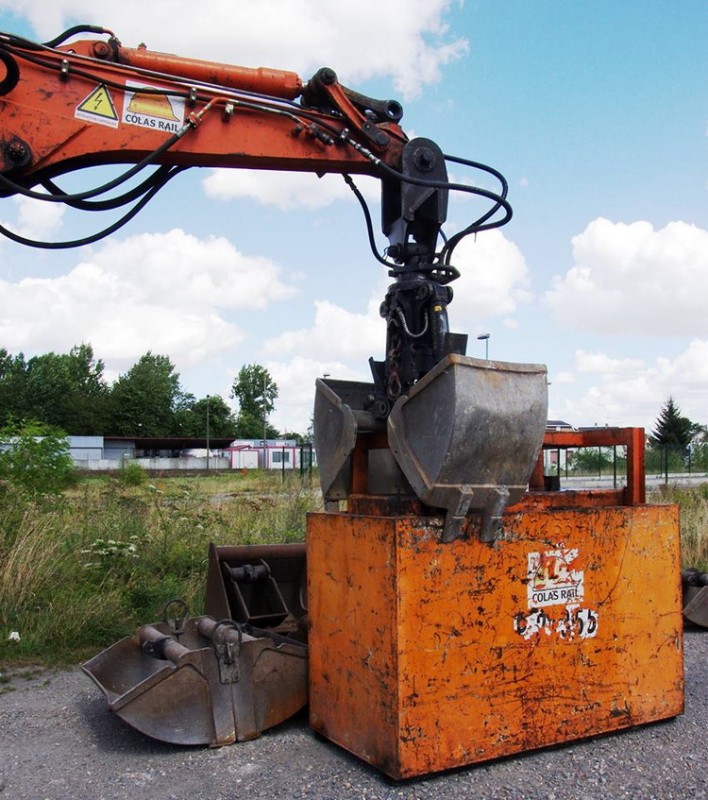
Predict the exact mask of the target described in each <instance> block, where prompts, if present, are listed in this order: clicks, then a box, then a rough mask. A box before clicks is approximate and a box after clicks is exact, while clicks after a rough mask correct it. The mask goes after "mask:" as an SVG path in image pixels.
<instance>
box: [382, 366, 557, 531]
mask: <svg viewBox="0 0 708 800" xmlns="http://www.w3.org/2000/svg"><path fill="white" fill-rule="evenodd" d="M547 412H548V390H547V378H546V368H545V367H544V366H541V365H538V364H510V363H506V362H501V361H482V360H479V359H475V358H470V357H468V356H460V355H455V354H451V355H448V356H446V357H445V358H444V359H443V360H442V361H440V362H439V363H438V364H437V365H436V366H435V367H434V368H433V369H432V370H431V371H430V372H429V373H427V374H426V375H425V376H424V377H423V378H421V380H420V381H418V383H416V384H415V385H414V386H413V387H412V388H411V390H410V392H409V394H408V395H407V396H404V397H401V398H399V400H398V401H397V402H396V404H395V405H394V407H393V409H392V410H391V414H390V416H389V418H388V441H389V445H390V447H391V450H392V451H393V454H394V455H395V457H396V461H397V462H398V464H399V466H400V468H401V469H402V471H403V473H404V475H405V476H406V478H407V479H408V481H409V483H410V484H411V486H412V487H413V489H414V491H415V493H416V495H417V496H418V497H419V498H420V500H422V501H423V502H424V503H426V504H427V505H429V506H432V507H435V508H443V509H445V510H446V518H445V527H444V531H443V541H452V540H453V539H456V538H459V537H460V536H461V535H462V528H463V523H464V518H465V516H466V515H467V514H468V513H470V512H478V513H482V515H483V522H482V531H481V533H480V538H481V539H482V540H483V541H493V540H495V539H496V538H498V533H499V529H500V524H501V516H502V513H503V511H504V509H505V508H506V506H507V505H509V504H511V503H515V502H517V501H518V500H520V499H521V496H522V495H523V494H524V492H525V491H526V488H527V486H528V482H529V478H530V477H531V473H532V472H533V468H534V466H535V464H536V462H537V460H538V456H539V453H540V452H541V447H542V446H543V435H544V432H545V429H546V417H547Z"/></svg>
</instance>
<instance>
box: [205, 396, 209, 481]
mask: <svg viewBox="0 0 708 800" xmlns="http://www.w3.org/2000/svg"><path fill="white" fill-rule="evenodd" d="M206 401H207V408H206V451H207V472H209V395H207V396H206Z"/></svg>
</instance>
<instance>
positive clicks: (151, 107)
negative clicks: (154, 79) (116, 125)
mask: <svg viewBox="0 0 708 800" xmlns="http://www.w3.org/2000/svg"><path fill="white" fill-rule="evenodd" d="M125 89H126V91H125V103H124V106H123V119H122V121H123V122H125V123H126V124H127V125H138V126H139V127H141V128H150V129H152V130H155V131H164V132H165V133H177V132H178V131H179V130H180V128H181V127H182V126H183V125H184V115H185V100H184V98H183V97H172V96H170V95H167V94H163V93H162V92H163V91H164V90H161V89H160V87H158V86H151V85H149V84H144V83H127V84H126V87H125Z"/></svg>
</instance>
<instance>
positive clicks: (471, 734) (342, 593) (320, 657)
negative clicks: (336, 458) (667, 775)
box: [308, 506, 683, 778]
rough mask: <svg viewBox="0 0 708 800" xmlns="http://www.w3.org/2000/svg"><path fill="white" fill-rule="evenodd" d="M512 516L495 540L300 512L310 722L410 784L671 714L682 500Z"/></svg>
mask: <svg viewBox="0 0 708 800" xmlns="http://www.w3.org/2000/svg"><path fill="white" fill-rule="evenodd" d="M505 527H506V533H505V537H506V539H505V541H503V542H501V543H500V544H499V545H498V546H496V547H490V546H489V545H487V544H484V543H480V542H478V541H475V540H474V539H472V540H470V541H458V542H452V543H448V544H441V543H440V530H439V526H436V525H435V524H433V523H423V522H422V521H421V520H420V519H418V518H412V519H401V518H386V517H382V518H374V517H368V518H367V517H358V518H356V517H354V518H353V517H351V516H349V515H338V516H331V515H321V516H320V517H318V515H314V516H313V517H311V519H310V528H309V531H308V562H309V565H310V613H311V631H310V684H311V694H310V703H311V708H312V721H313V725H314V727H315V730H317V731H318V732H320V733H322V734H323V735H325V736H326V737H327V738H329V739H331V740H333V741H335V742H337V743H338V744H340V745H342V746H343V747H345V748H346V749H348V750H350V751H351V752H353V753H355V754H356V755H358V756H360V757H361V758H363V759H364V760H366V761H368V762H369V763H371V764H374V765H376V766H378V767H379V768H380V769H382V770H383V771H384V772H386V773H387V774H389V775H391V776H393V777H395V778H402V777H405V778H408V777H413V776H422V775H427V774H429V773H431V772H434V771H436V770H442V769H449V768H451V767H458V766H462V765H467V764H472V763H477V762H480V761H484V760H488V759H490V758H497V757H499V756H505V755H509V754H512V753H521V752H527V751H529V750H532V749H534V748H538V747H545V746H549V745H553V744H558V743H561V742H568V741H573V740H575V739H578V738H582V737H586V736H589V735H595V734H598V733H605V732H608V731H611V730H615V729H619V728H626V727H630V726H635V725H638V724H642V723H645V722H648V721H655V720H659V719H664V718H667V717H671V716H675V715H676V714H678V713H680V712H681V709H682V678H683V675H682V653H681V641H680V630H681V625H682V622H681V602H680V592H679V589H678V586H677V585H676V583H677V582H676V581H671V579H670V576H672V575H674V576H675V575H677V574H678V556H679V553H678V524H677V517H676V510H675V509H674V508H670V507H666V506H642V507H633V508H629V507H613V508H599V509H590V508H582V509H574V510H571V509H565V510H563V509H556V510H553V511H552V512H544V511H538V512H528V513H516V514H509V515H507V517H506V518H505ZM647 587H651V591H649V592H648V591H647Z"/></svg>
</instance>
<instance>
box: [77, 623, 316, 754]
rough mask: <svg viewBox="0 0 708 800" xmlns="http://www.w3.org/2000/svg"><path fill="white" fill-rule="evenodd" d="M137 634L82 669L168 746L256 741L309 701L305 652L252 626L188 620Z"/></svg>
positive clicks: (117, 706)
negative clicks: (168, 743)
mask: <svg viewBox="0 0 708 800" xmlns="http://www.w3.org/2000/svg"><path fill="white" fill-rule="evenodd" d="M183 622H184V624H183V627H182V629H181V630H175V629H174V628H173V627H172V626H171V625H170V624H169V623H164V622H163V623H155V624H154V625H144V626H143V627H142V628H140V629H139V630H138V631H137V633H136V634H135V635H134V636H132V637H129V638H126V639H122V640H121V641H119V642H117V643H116V644H114V645H113V646H112V647H109V648H108V649H107V650H104V651H103V652H102V653H100V654H99V655H97V656H96V657H95V658H92V659H91V660H90V661H87V662H86V663H85V664H83V666H82V669H83V670H84V672H85V673H86V674H87V675H88V676H89V677H90V678H91V679H92V680H93V681H94V683H96V685H97V686H98V687H99V689H101V691H102V692H103V693H104V695H105V696H106V700H107V701H108V706H109V708H110V709H111V711H113V712H115V713H116V714H117V715H118V716H119V717H120V718H121V719H123V720H124V721H125V722H127V723H128V724H129V725H131V726H132V727H133V728H136V729H137V730H139V731H141V732H142V733H144V734H146V735H147V736H150V737H152V738H153V739H159V740H160V741H163V742H170V743H171V744H184V745H196V744H207V745H211V746H213V747H218V746H221V745H225V744H232V743H233V742H237V741H238V742H241V741H246V740H248V739H255V738H257V737H258V736H260V734H261V733H262V732H263V731H264V730H267V729H268V728H271V727H273V726H274V725H277V724H278V723H280V722H283V721H284V720H285V719H287V718H288V717H290V716H292V715H293V714H294V713H295V712H297V711H298V710H299V709H300V708H302V707H303V706H304V705H305V703H306V702H307V647H306V646H305V645H303V644H302V643H300V642H295V641H293V640H291V639H287V638H286V637H282V636H278V635H277V634H273V633H270V632H267V631H263V630H258V629H256V628H252V627H251V626H240V625H236V624H235V623H232V622H230V621H229V622H216V621H215V620H214V619H212V618H211V617H191V618H189V619H186V620H184V621H183Z"/></svg>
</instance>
